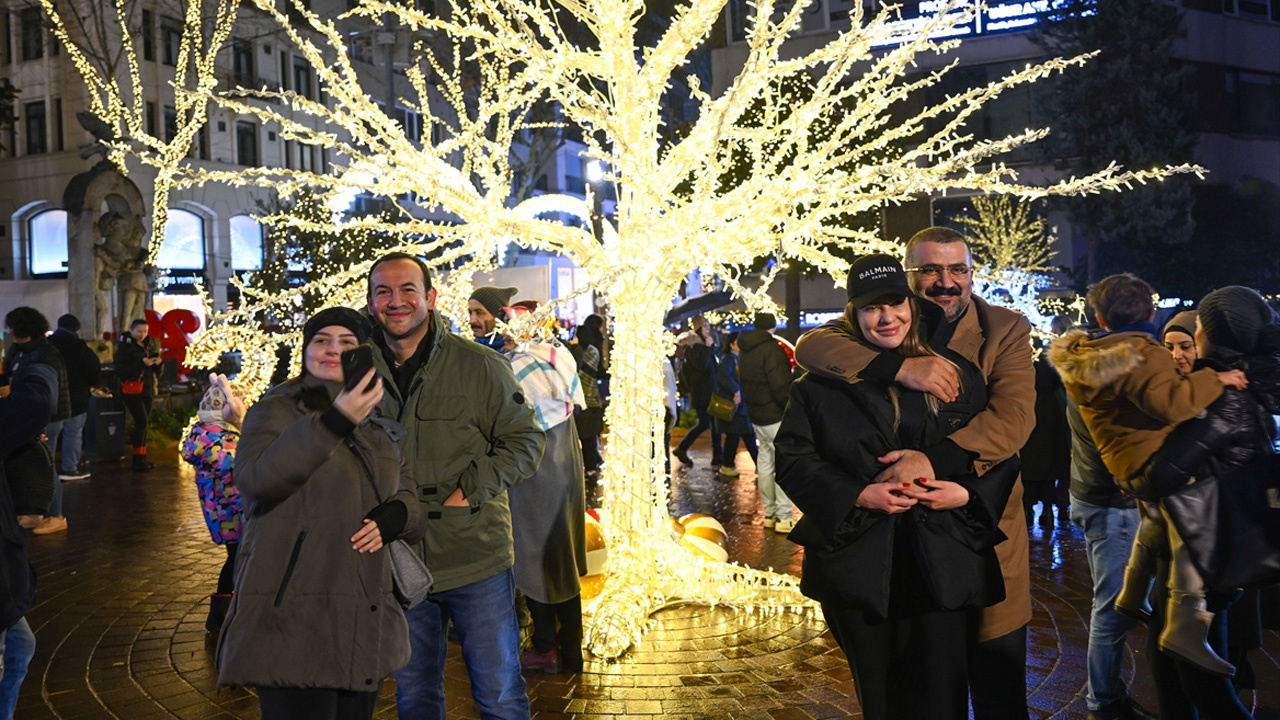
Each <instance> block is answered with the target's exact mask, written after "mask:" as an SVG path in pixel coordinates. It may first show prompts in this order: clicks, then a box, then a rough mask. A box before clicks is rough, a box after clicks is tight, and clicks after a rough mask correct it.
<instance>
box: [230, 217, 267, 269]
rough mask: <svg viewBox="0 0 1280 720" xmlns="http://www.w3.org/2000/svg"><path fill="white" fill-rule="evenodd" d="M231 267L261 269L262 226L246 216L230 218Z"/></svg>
mask: <svg viewBox="0 0 1280 720" xmlns="http://www.w3.org/2000/svg"><path fill="white" fill-rule="evenodd" d="M231 267H232V269H233V270H236V271H241V270H261V269H262V226H261V225H259V224H258V221H257V220H254V219H253V218H251V217H249V216H248V215H233V216H231Z"/></svg>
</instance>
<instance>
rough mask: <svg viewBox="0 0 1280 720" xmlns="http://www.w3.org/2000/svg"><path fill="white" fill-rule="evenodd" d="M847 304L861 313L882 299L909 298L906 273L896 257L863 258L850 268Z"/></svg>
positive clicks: (878, 254)
mask: <svg viewBox="0 0 1280 720" xmlns="http://www.w3.org/2000/svg"><path fill="white" fill-rule="evenodd" d="M846 287H847V288H848V290H849V302H851V303H853V308H854V309H855V310H860V309H862V308H864V307H866V306H868V305H870V304H871V303H873V302H875V301H876V300H879V299H880V298H883V297H910V296H911V286H910V285H908V284H907V274H906V272H904V271H903V270H902V263H900V262H898V260H897V258H895V257H893V256H892V255H886V254H884V253H872V254H870V255H863V256H861V257H859V258H858V259H857V260H854V261H853V264H852V265H850V266H849V279H848V281H847V282H846Z"/></svg>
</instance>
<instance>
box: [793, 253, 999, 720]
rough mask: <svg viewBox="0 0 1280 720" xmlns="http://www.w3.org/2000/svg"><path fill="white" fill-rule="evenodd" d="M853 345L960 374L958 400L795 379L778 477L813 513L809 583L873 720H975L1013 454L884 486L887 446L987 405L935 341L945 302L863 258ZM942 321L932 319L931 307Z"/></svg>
mask: <svg viewBox="0 0 1280 720" xmlns="http://www.w3.org/2000/svg"><path fill="white" fill-rule="evenodd" d="M848 288H849V305H848V307H847V309H846V313H847V314H848V319H849V323H850V325H851V326H852V328H853V337H851V338H850V340H851V341H854V342H860V343H865V344H867V345H871V346H875V347H876V348H877V349H880V350H882V351H890V352H896V353H900V354H902V355H905V356H908V357H916V356H922V355H934V356H940V357H943V358H945V359H946V360H948V361H950V362H951V363H953V364H954V365H956V367H957V369H958V370H959V371H960V379H961V383H960V394H959V397H958V398H957V399H956V400H955V401H954V402H950V403H941V402H939V401H938V400H936V399H935V398H934V397H932V396H930V395H927V394H924V393H920V392H915V391H911V390H905V389H903V388H900V387H897V386H895V385H892V384H884V383H880V382H876V381H871V380H863V381H862V382H859V383H856V384H852V385H850V384H847V383H845V382H837V381H833V380H826V379H823V378H819V377H817V376H814V375H808V376H806V377H804V378H802V379H801V380H799V381H797V382H796V383H795V384H794V385H792V388H791V400H790V403H789V404H788V406H787V410H786V415H785V416H784V418H783V420H782V427H781V429H780V431H779V433H778V437H777V451H778V484H779V485H782V487H783V489H784V490H785V491H786V493H787V495H788V496H790V497H791V498H792V500H794V501H795V504H796V506H797V507H799V508H800V509H801V510H802V511H803V512H804V517H803V518H802V519H801V520H800V522H799V523H798V524H797V525H796V527H795V530H793V531H792V532H791V535H790V538H791V540H792V541H793V542H797V543H799V544H801V545H803V546H804V547H805V557H804V566H803V577H802V579H801V585H800V589H801V591H803V592H804V593H805V595H807V596H809V597H812V598H814V599H816V600H818V601H819V602H820V603H821V605H822V611H823V615H824V616H825V617H826V620H827V624H828V626H829V627H830V628H831V632H832V634H833V635H835V637H836V641H837V642H839V643H840V647H841V648H842V649H843V650H844V651H845V654H846V655H847V656H848V658H849V666H850V669H851V670H852V671H853V677H854V681H855V683H856V685H857V692H858V700H859V702H860V703H861V704H862V711H863V717H865V718H868V719H869V720H872V719H874V720H883V719H885V718H903V719H906V718H911V719H913V720H932V719H935V718H936V719H944V718H945V719H951V718H955V719H956V720H959V719H960V718H965V717H967V716H968V681H967V677H966V675H967V673H966V670H967V666H966V664H967V661H966V655H967V649H968V647H969V645H970V644H971V643H972V642H973V639H974V638H975V637H976V634H975V633H974V632H973V631H972V630H973V627H972V624H973V619H974V616H973V615H972V614H971V613H970V612H969V610H970V609H973V608H981V607H985V606H987V605H991V604H993V603H995V602H998V601H999V600H1000V599H1002V597H1003V593H1004V584H1003V581H1002V580H1001V576H1000V567H999V563H998V561H997V560H996V556H995V551H994V549H993V548H994V547H995V545H996V544H997V543H999V542H1000V541H1001V540H1003V539H1004V535H1003V534H1002V533H1001V532H1000V531H999V528H998V527H997V523H998V521H999V518H1000V515H1001V512H1002V510H1003V509H1004V505H1005V502H1006V501H1007V500H1008V497H1009V493H1010V491H1011V490H1012V487H1013V482H1014V479H1015V478H1016V475H1017V461H1016V460H1013V461H1011V462H1006V463H1002V464H1001V465H1000V466H997V468H995V469H993V470H991V471H990V472H988V473H987V474H986V475H984V476H983V478H982V480H981V481H978V480H977V479H976V478H975V477H974V476H972V475H967V476H963V477H951V478H939V479H937V480H925V479H923V478H922V479H919V480H917V481H916V482H914V483H906V484H901V485H900V484H897V483H893V484H890V483H878V482H876V481H875V478H876V476H877V475H878V474H879V473H880V471H881V470H882V469H884V464H883V463H882V462H881V460H880V459H881V458H884V457H885V456H886V455H888V454H889V453H890V452H891V451H894V450H900V449H919V448H924V447H929V446H930V445H932V444H935V443H937V442H938V441H939V440H941V439H942V438H943V437H945V436H946V435H948V434H950V433H951V432H953V431H954V430H956V429H958V428H960V427H962V426H963V425H964V424H965V423H967V422H968V420H969V419H970V418H971V417H972V416H973V415H974V414H976V413H977V412H979V411H981V410H982V408H983V407H984V406H985V404H986V387H985V385H984V383H983V380H982V375H981V374H980V373H979V371H978V369H977V368H976V367H975V366H974V365H973V364H972V363H969V362H967V361H966V360H964V359H963V358H961V357H960V356H959V355H956V354H954V353H951V352H950V351H948V350H945V349H942V350H935V349H934V348H931V347H930V346H929V345H928V344H927V343H926V342H925V340H924V339H925V338H926V337H927V336H928V330H929V328H930V327H933V326H936V325H937V324H938V323H937V320H938V319H939V318H940V316H941V310H940V309H938V308H937V307H936V306H935V305H933V304H932V303H921V302H919V301H918V300H916V298H915V297H914V296H913V295H912V293H911V290H910V288H909V287H908V285H907V281H906V278H905V275H904V273H903V270H902V266H901V265H900V264H899V263H898V261H897V260H895V259H894V258H892V257H890V256H888V255H881V254H876V255H867V256H863V257H861V258H859V259H858V260H856V261H854V263H853V265H852V267H851V268H850V270H849V282H848ZM935 315H936V316H938V317H934V316H935Z"/></svg>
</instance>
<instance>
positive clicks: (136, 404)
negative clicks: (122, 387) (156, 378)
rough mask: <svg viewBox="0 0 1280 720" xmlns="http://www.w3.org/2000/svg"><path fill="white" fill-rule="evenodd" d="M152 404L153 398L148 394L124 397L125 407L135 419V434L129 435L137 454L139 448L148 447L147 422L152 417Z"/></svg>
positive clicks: (130, 442)
mask: <svg viewBox="0 0 1280 720" xmlns="http://www.w3.org/2000/svg"><path fill="white" fill-rule="evenodd" d="M152 402H153V399H152V397H151V396H150V395H148V394H146V393H143V394H141V395H125V396H124V407H125V409H126V410H128V411H129V416H130V417H132V418H133V432H132V433H130V434H129V444H130V445H133V448H134V452H137V451H138V448H145V447H146V446H147V421H148V419H150V417H151V403H152Z"/></svg>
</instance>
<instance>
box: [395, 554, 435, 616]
mask: <svg viewBox="0 0 1280 720" xmlns="http://www.w3.org/2000/svg"><path fill="white" fill-rule="evenodd" d="M387 551H388V552H389V553H390V554H391V577H392V579H394V580H395V587H394V590H395V594H396V600H399V601H400V607H402V608H404V609H405V610H408V609H409V608H411V607H413V606H414V605H417V604H418V603H420V602H422V601H423V600H426V599H427V595H429V594H430V593H431V586H432V585H433V584H434V583H435V580H434V579H433V578H432V577H431V571H430V570H428V569H427V564H426V563H424V562H422V558H420V557H418V553H416V552H414V551H413V548H411V547H409V543H407V542H405V541H403V540H393V541H392V542H391V544H390V545H388V546H387Z"/></svg>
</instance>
